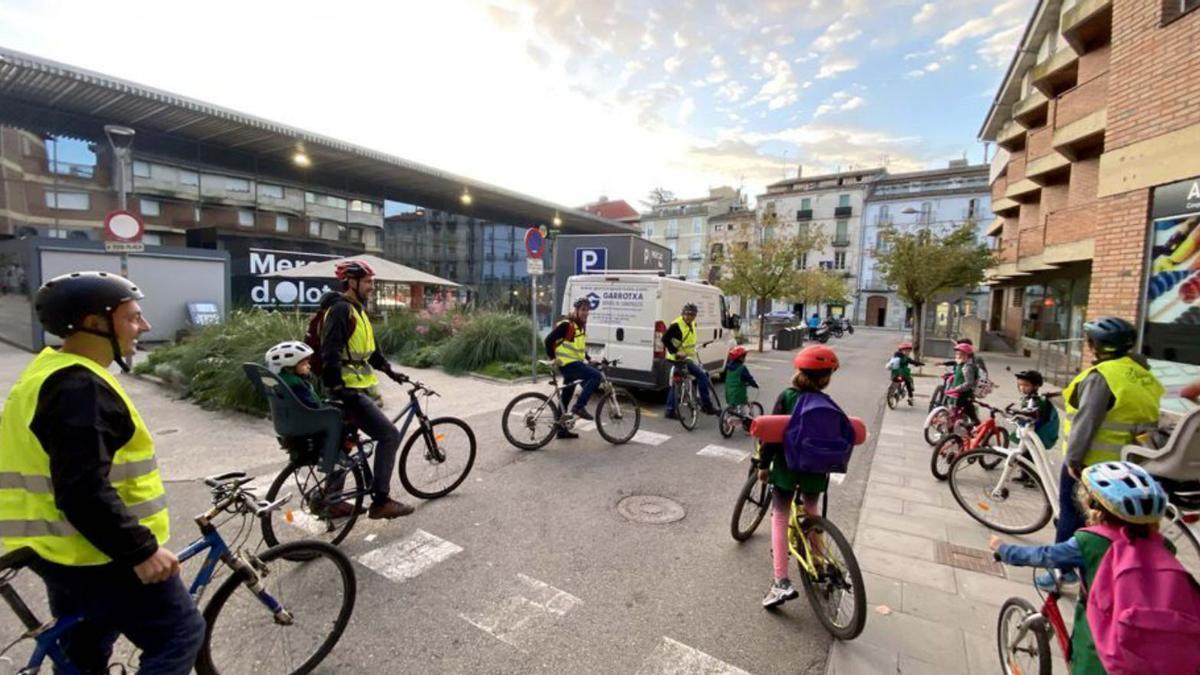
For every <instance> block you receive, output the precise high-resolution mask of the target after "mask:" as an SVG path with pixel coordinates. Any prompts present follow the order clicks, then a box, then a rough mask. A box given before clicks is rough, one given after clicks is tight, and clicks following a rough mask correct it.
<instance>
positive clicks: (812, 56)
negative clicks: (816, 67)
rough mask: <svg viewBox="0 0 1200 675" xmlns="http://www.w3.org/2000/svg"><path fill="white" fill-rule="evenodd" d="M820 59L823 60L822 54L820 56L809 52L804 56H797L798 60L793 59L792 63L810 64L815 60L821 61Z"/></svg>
mask: <svg viewBox="0 0 1200 675" xmlns="http://www.w3.org/2000/svg"><path fill="white" fill-rule="evenodd" d="M819 58H821V55H820V54H818V53H816V52H809V53H807V54H805V55H803V56H797V57H796V58H794V59H792V62H793V63H808V62H809V61H812V60H813V59H819Z"/></svg>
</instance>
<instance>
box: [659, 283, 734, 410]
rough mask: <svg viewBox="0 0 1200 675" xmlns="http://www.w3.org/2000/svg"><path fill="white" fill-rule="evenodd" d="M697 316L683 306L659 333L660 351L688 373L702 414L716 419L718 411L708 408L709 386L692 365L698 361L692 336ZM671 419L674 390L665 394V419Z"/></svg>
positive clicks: (695, 332)
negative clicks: (697, 393)
mask: <svg viewBox="0 0 1200 675" xmlns="http://www.w3.org/2000/svg"><path fill="white" fill-rule="evenodd" d="M697 313H698V308H697V307H696V305H694V304H692V303H690V302H689V303H687V304H686V305H684V306H683V310H682V311H681V312H680V313H679V316H678V317H677V318H676V319H675V320H674V321H672V322H671V325H670V326H669V327H668V328H667V332H665V333H663V337H662V341H663V347H664V348H665V349H666V350H667V353H668V354H669V355H670V356H668V357H667V358H669V359H670V360H671V361H673V362H675V366H676V367H677V368H687V369H688V372H690V373H691V374H692V376H693V377H695V378H696V382H697V383H699V385H700V406H701V408H702V409H703V410H704V412H705V413H706V414H709V415H716V414H717V413H719V412H720V411H719V410H717V409H716V407H714V406H713V404H712V397H711V395H710V394H709V390H710V389H711V387H712V385H710V384H709V381H708V373H706V372H704V368H703V367H702V366H701V365H700V364H698V363H696V359H697V358H698V353H697V351H696V336H697V335H698V334H699V333H700V327H699V326H697V325H696V314H697ZM706 344H707V343H706ZM675 416H676V409H675V388H674V387H671V388H670V390H669V392H668V393H667V417H668V418H669V419H675Z"/></svg>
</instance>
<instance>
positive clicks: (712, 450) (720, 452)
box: [696, 445, 750, 462]
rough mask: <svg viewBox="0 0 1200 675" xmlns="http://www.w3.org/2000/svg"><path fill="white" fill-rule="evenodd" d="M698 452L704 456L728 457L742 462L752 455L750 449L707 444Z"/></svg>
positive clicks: (733, 460)
mask: <svg viewBox="0 0 1200 675" xmlns="http://www.w3.org/2000/svg"><path fill="white" fill-rule="evenodd" d="M696 454H697V455H702V456H704V457H716V458H717V459H727V460H729V461H731V462H740V461H742V460H743V459H746V458H747V457H749V456H750V452H749V451H748V450H738V449H737V448H727V447H725V446H723V445H706V446H704V447H703V448H700V452H697V453H696Z"/></svg>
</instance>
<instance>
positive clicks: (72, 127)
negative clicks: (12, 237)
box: [0, 48, 635, 234]
mask: <svg viewBox="0 0 1200 675" xmlns="http://www.w3.org/2000/svg"><path fill="white" fill-rule="evenodd" d="M0 122H6V123H10V124H19V125H22V126H25V127H28V128H31V129H34V130H37V131H40V132H43V133H46V134H53V135H68V136H77V137H80V138H88V139H98V138H102V137H103V136H102V135H101V129H102V127H103V125H105V124H121V125H125V126H130V127H133V128H134V129H136V130H137V132H138V145H137V147H138V151H139V154H141V153H149V154H155V153H161V154H162V155H163V156H164V157H169V158H172V159H180V158H182V159H183V160H185V161H186V159H187V157H189V156H194V157H195V160H196V162H197V163H198V164H210V165H211V164H215V165H219V166H225V167H226V168H230V169H232V170H239V169H240V170H242V171H245V172H248V173H249V172H255V171H261V172H263V173H265V174H270V175H274V176H278V177H280V178H287V179H291V180H293V181H295V182H297V183H303V184H305V185H308V186H314V187H326V188H328V189H332V190H338V191H344V192H351V193H357V194H361V195H364V196H371V197H376V198H378V197H383V198H386V199H390V200H393V201H399V202H405V203H408V204H415V205H418V206H425V207H429V208H434V209H439V210H444V211H452V212H456V213H462V214H464V215H473V216H477V217H480V218H484V219H488V220H495V221H498V222H503V223H507V224H511V225H543V224H544V225H547V226H549V225H550V224H551V223H552V221H553V219H554V216H555V214H556V213H557V214H558V216H559V217H560V218H561V219H562V227H563V231H564V232H568V233H581V234H611V233H624V234H628V233H632V232H634V231H635V230H634V229H633V228H631V227H629V226H628V225H625V224H623V223H619V222H617V221H613V220H609V219H607V218H601V217H600V216H597V215H594V214H591V213H587V212H585V211H580V210H576V209H573V208H568V207H565V206H562V205H559V204H554V203H551V202H548V201H545V200H542V199H538V198H536V197H530V196H527V195H522V194H518V193H516V192H512V191H510V190H505V189H504V188H500V187H496V186H494V185H488V184H486V183H481V182H479V181H475V180H472V179H469V178H465V177H462V176H457V175H454V174H451V173H448V172H445V171H441V170H439V169H435V168H433V167H429V166H425V165H423V164H418V163H416V162H411V161H408V160H406V159H402V158H400V157H396V156H394V155H389V154H386V153H382V152H378V151H375V150H371V149H369V148H363V147H360V146H357V145H353V144H350V143H346V142H343V141H339V140H337V139H334V138H329V137H327V136H321V135H319V134H314V133H312V132H308V131H304V130H302V129H296V128H292V127H288V126H285V125H283V124H280V123H278V122H272V121H270V120H266V119H262V118H260V117H254V116H252V115H246V114H244V113H240V112H237V111H233V110H228V109H225V108H220V107H218V106H215V105H212V104H209V103H205V102H203V101H197V100H195V99H190V98H186V97H184V96H179V95H176V94H171V93H168V92H164V91H160V90H157V89H153V88H150V87H146V86H143V85H140V84H136V83H133V82H128V81H125V80H120V79H117V78H113V77H109V76H107V75H102V74H100V73H95V72H92V71H88V70H84V69H82V68H76V67H74V66H68V65H64V64H61V63H56V62H53V61H48V60H45V59H41V58H38V57H35V56H30V55H28V54H23V53H20V52H15V51H12V50H9V49H4V48H0ZM300 149H303V151H304V152H305V154H307V155H308V157H309V158H310V159H311V168H310V169H308V170H303V169H300V168H298V167H296V166H295V165H294V163H293V161H292V156H293V154H294V153H295V152H296V151H297V150H300ZM464 190H466V191H468V192H469V193H470V195H471V205H470V206H464V205H462V203H461V201H460V198H461V196H462V194H463V191H464Z"/></svg>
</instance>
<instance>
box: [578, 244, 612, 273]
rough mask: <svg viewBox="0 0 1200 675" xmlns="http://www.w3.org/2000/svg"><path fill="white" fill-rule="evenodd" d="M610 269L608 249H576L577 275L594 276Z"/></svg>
mask: <svg viewBox="0 0 1200 675" xmlns="http://www.w3.org/2000/svg"><path fill="white" fill-rule="evenodd" d="M607 269H608V249H607V248H577V249H575V274H594V273H596V272H603V271H605V270H607Z"/></svg>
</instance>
